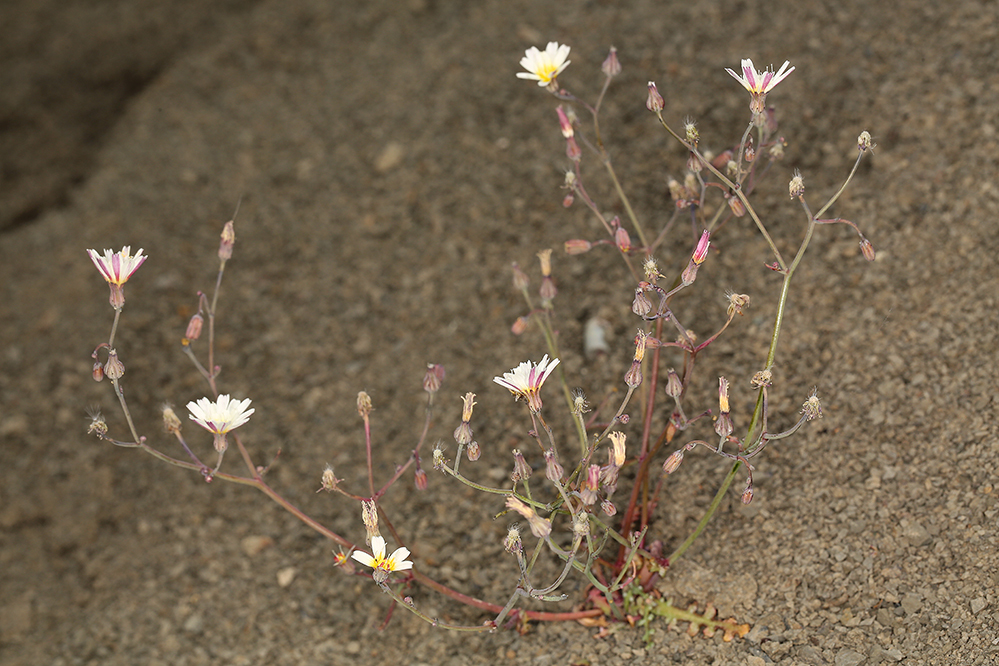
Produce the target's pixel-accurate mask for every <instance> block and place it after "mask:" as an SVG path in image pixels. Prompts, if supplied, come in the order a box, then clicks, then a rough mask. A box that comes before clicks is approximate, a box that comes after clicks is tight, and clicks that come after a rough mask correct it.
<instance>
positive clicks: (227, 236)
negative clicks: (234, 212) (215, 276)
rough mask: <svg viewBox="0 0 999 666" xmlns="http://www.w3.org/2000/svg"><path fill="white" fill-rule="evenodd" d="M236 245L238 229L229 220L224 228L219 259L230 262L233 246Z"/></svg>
mask: <svg viewBox="0 0 999 666" xmlns="http://www.w3.org/2000/svg"><path fill="white" fill-rule="evenodd" d="M235 244H236V229H235V227H234V225H233V221H232V220H229V221H228V222H226V223H225V226H224V227H222V240H221V241H220V242H219V259H221V260H222V261H229V259H231V258H232V246H233V245H235Z"/></svg>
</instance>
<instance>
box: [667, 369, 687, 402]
mask: <svg viewBox="0 0 999 666" xmlns="http://www.w3.org/2000/svg"><path fill="white" fill-rule="evenodd" d="M682 394H683V383H682V382H681V381H680V375H678V374H676V370H674V369H673V368H670V369H669V370H667V371H666V395H668V396H669V397H671V398H673V399H674V400H677V399H679V397H680V396H681V395H682Z"/></svg>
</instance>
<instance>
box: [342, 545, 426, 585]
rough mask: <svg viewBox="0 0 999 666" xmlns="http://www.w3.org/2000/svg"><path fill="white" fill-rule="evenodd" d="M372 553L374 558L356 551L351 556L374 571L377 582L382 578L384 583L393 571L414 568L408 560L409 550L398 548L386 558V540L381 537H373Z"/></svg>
mask: <svg viewBox="0 0 999 666" xmlns="http://www.w3.org/2000/svg"><path fill="white" fill-rule="evenodd" d="M371 552H372V554H373V555H374V557H372V556H371V555H368V554H367V553H365V552H364V551H362V550H355V551H354V552H353V553H351V554H350V556H351V557H352V558H353V559H355V560H357V561H358V562H360V563H361V564H363V565H365V566H369V567H371V568H372V569H374V570H375V576H376V580H377V579H378V577H380V578H381V581H384V580H385V578H386V577H387V576H388V574H390V573H392V572H393V571H404V570H406V569H412V568H413V563H412V562H410V561H408V560H407V559H406V558H407V557H409V548H406V547H402V548H396V549H395V551H393V552H392V554H391V555H389V556H388V557H385V539H384V538H382V537H380V536H374V537H371ZM381 581H380V582H381Z"/></svg>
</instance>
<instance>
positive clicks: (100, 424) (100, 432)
mask: <svg viewBox="0 0 999 666" xmlns="http://www.w3.org/2000/svg"><path fill="white" fill-rule="evenodd" d="M87 415H88V416H90V425H89V426H87V434H88V435H96V436H97V437H98V438H100V439H104V436H105V435H106V434H107V433H108V424H107V423H106V422H105V421H104V415H103V414H101V411H100V410H99V409H96V408H89V409H87Z"/></svg>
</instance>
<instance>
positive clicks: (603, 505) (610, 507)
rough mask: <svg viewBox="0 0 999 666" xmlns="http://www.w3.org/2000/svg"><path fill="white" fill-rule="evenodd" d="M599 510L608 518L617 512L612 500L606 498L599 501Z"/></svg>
mask: <svg viewBox="0 0 999 666" xmlns="http://www.w3.org/2000/svg"><path fill="white" fill-rule="evenodd" d="M600 510H601V511H603V512H604V515H605V516H607V517H608V518H613V517H614V516H615V515H616V514H617V507H616V506H614V502H611V501H610V500H608V499H605V500H603V501H602V502H600Z"/></svg>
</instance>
